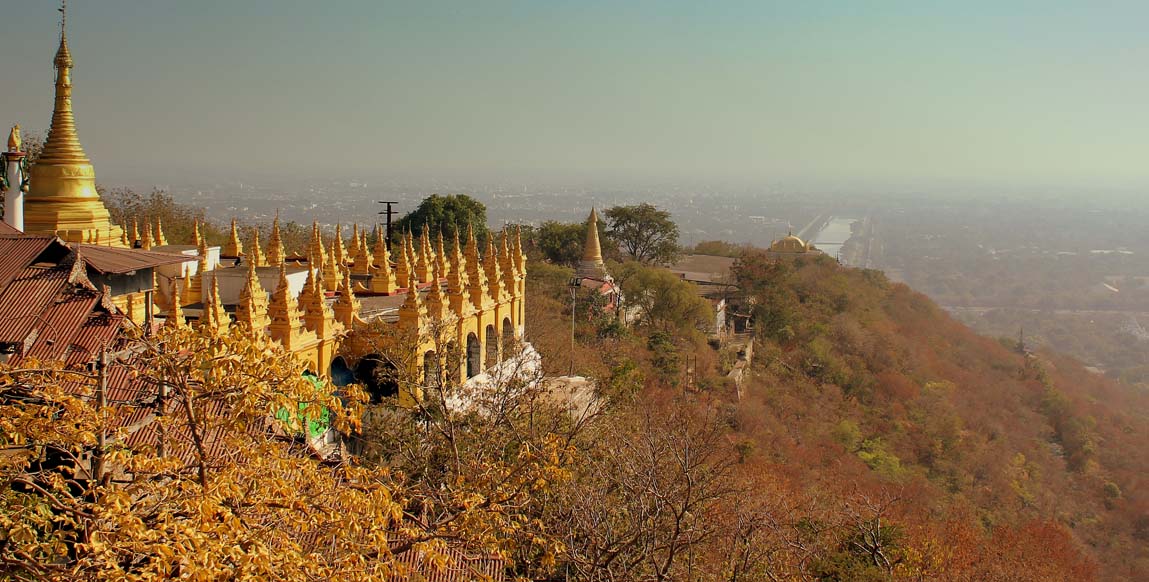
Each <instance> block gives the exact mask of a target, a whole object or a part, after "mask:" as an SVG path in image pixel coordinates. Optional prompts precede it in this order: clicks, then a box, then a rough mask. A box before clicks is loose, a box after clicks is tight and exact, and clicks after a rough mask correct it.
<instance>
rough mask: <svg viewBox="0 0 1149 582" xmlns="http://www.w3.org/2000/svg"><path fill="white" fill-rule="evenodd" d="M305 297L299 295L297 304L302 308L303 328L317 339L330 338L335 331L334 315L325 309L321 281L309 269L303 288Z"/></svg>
mask: <svg viewBox="0 0 1149 582" xmlns="http://www.w3.org/2000/svg"><path fill="white" fill-rule="evenodd" d="M304 291H305V293H306V295H304V294H300V297H299V302H300V304H301V305H300V306H301V307H302V308H303V321H304V327H306V328H307V329H309V330H311V331H313V332H315V335H316V336H317V337H319V338H327V337H330V336H331V334H332V333H333V332H334V331H335V329H334V323H335V314H334V313H332V312H331V308H329V307H327V295H326V293H324V291H323V279H322V278H321V277H320V273H317V272H316V271H315V270H314V269H312V268H311V267H308V268H307V283H306V285H305V286H304Z"/></svg>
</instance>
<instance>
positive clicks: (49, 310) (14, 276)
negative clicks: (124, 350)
mask: <svg viewBox="0 0 1149 582" xmlns="http://www.w3.org/2000/svg"><path fill="white" fill-rule="evenodd" d="M183 260H185V259H184V258H183V257H174V256H171V255H163V254H159V253H148V252H135V251H131V250H128V249H121V248H111V247H98V246H92V245H83V244H76V243H67V242H64V241H63V240H62V239H60V238H59V237H56V236H52V235H37V234H25V233H21V232H19V231H17V230H15V229H13V228H11V227H10V226H8V225H7V224H4V225H2V226H0V361H4V362H8V363H10V364H16V363H19V362H20V361H22V360H26V359H29V358H35V359H37V360H50V361H61V362H64V363H65V364H70V365H87V364H90V363H91V362H92V361H93V359H94V358H95V357H96V356H97V355H98V354H99V352H100V351H101V350H106V349H113V348H114V347H116V345H117V344H118V343H119V340H120V337H121V336H120V332H121V330H122V328H123V326H124V325H125V323H126V322H125V320H126V319H129V317H128V315H127V314H128V313H131V312H133V311H137V310H138V311H142V314H141V315H139V316H138V317H139V318H140V319H141V320H143V321H147V320H150V319H151V317H152V315H153V314H152V313H151V311H150V309H149V305H150V300H149V296H150V294H151V292H152V288H151V280H152V277H153V273H154V270H155V269H156V268H159V267H162V266H166V265H171V264H175V263H177V262H180V261H183Z"/></svg>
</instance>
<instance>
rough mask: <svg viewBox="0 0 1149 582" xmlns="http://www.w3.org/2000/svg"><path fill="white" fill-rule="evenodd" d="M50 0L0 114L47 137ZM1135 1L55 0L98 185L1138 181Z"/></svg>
mask: <svg viewBox="0 0 1149 582" xmlns="http://www.w3.org/2000/svg"><path fill="white" fill-rule="evenodd" d="M57 16H58V14H57V12H56V10H55V5H54V3H52V2H46V1H42V2H35V3H30V2H21V3H15V5H13V6H8V7H5V10H4V17H3V19H0V50H2V53H0V54H2V55H3V57H2V61H0V62H2V63H3V71H4V73H3V75H4V77H3V78H4V82H3V87H4V100H3V107H0V112H2V113H3V116H4V117H3V118H2V119H0V123H2V124H4V125H5V126H7V125H10V124H13V123H20V124H21V125H22V126H23V127H25V128H26V129H29V130H33V131H36V130H39V131H45V130H47V127H48V124H49V121H50V114H51V104H52V74H53V72H52V67H51V60H52V55H53V54H54V52H55V47H56V39H57ZM1147 17H1149V5H1147V4H1145V3H1141V2H1105V3H1090V4H1086V3H1061V2H1034V1H1025V2H1010V3H998V2H988V1H976V2H963V3H947V5H945V6H943V5H941V3H922V2H909V1H897V2H883V3H880V4H879V3H845V2H837V3H835V2H816V1H815V2H802V3H789V2H724V3H715V4H700V3H689V2H677V1H674V2H653V1H650V2H647V1H642V2H625V3H623V2H599V1H586V2H567V1H555V2H482V3H464V2H434V1H432V2H377V1H365V0H364V1H346V2H337V3H326V4H316V3H305V2H297V1H294V0H292V1H287V0H277V1H275V2H272V1H270V0H260V1H257V0H250V1H245V2H238V3H225V2H218V1H206V2H195V3H188V2H170V1H169V2H148V3H140V2H130V1H128V0H102V1H100V2H91V1H89V2H84V1H78V2H76V1H74V2H72V3H71V5H70V6H69V30H68V36H69V41H70V45H71V48H72V53H73V56H74V59H75V64H76V66H75V70H74V73H73V81H74V83H75V93H74V106H75V111H76V115H77V123H78V129H79V133H80V137H81V139H82V141H83V144H84V146H85V149H86V150H87V151H88V153H89V154H90V156H91V158H92V160H93V162H94V163H95V165H96V171H97V176H98V177H99V179H100V180H101V182H103V183H110V184H112V185H114V184H115V183H117V182H119V181H127V180H132V179H151V180H191V179H195V178H197V177H206V178H209V179H211V178H213V177H222V176H231V177H237V178H241V177H244V176H249V177H250V178H251V179H252V180H258V179H260V177H261V176H262V177H266V176H284V177H291V176H309V177H316V178H321V177H329V178H333V179H334V178H337V177H338V176H340V175H347V177H348V179H351V178H354V177H357V176H359V177H365V178H371V177H377V176H388V175H424V176H433V175H439V174H441V175H444V176H455V177H464V178H465V177H469V176H503V177H509V178H512V179H514V178H521V179H540V178H541V179H545V178H546V177H547V176H566V177H571V176H574V177H582V178H587V179H605V180H609V179H612V178H617V179H620V180H621V179H665V180H679V179H681V180H691V181H706V180H729V181H745V182H757V183H791V184H801V183H808V184H828V185H835V187H839V188H849V186H850V185H851V184H856V185H858V187H865V188H875V187H882V186H883V185H886V184H889V185H892V186H902V187H906V186H913V187H915V188H922V189H930V188H935V187H936V188H940V189H944V188H947V187H953V186H954V185H955V184H956V185H960V186H962V187H975V188H982V189H986V190H993V189H1004V188H1018V187H1028V186H1032V187H1056V186H1061V187H1084V188H1098V189H1116V190H1122V189H1127V190H1137V189H1144V188H1146V187H1149V165H1147V164H1145V163H1144V157H1145V153H1146V152H1147V151H1149V147H1146V146H1147V145H1149V144H1147V141H1149V140H1147V139H1146V137H1145V135H1146V133H1147V132H1146V130H1147V128H1149V77H1147V76H1146V74H1145V73H1144V71H1145V68H1146V66H1145V65H1146V64H1147V63H1149V39H1147V38H1146V36H1145V35H1144V34H1143V31H1142V30H1141V29H1142V28H1143V24H1144V22H1146V21H1147V20H1149V18H1147Z"/></svg>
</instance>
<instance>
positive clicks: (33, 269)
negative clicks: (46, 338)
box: [0, 265, 68, 343]
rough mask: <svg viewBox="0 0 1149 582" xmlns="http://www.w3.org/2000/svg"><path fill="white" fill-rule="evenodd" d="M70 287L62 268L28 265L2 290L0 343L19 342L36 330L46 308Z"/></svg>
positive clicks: (0, 299)
mask: <svg viewBox="0 0 1149 582" xmlns="http://www.w3.org/2000/svg"><path fill="white" fill-rule="evenodd" d="M67 284H68V269H67V268H66V267H64V266H62V265H51V266H40V265H34V266H27V267H25V268H24V269H23V270H21V272H20V273H19V274H18V275H16V276H15V277H14V278H13V279H12V281H11V283H10V284H9V285H8V286H7V287H5V288H4V290H3V291H0V343H19V342H23V341H24V340H25V339H27V338H28V334H29V333H31V331H32V330H33V329H34V328H35V327H36V325H37V323H38V320H39V319H40V317H41V314H42V313H43V311H44V308H45V307H46V306H48V305H49V304H50V303H51V302H52V301H53V300H54V299H55V298H56V296H57V295H58V294H59V293H60V291H61V290H63V288H64V286H65V285H67Z"/></svg>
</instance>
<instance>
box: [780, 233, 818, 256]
mask: <svg viewBox="0 0 1149 582" xmlns="http://www.w3.org/2000/svg"><path fill="white" fill-rule="evenodd" d="M821 254H823V253H822V251H820V250H818V248H817V247H815V246H814V243H813V242H812V241H811V242H804V241H803V240H802V239H800V238H798V237H797V236H795V235H794V233H790V234H788V235H786V236H785V237H783V238H780V239H778V240H776V241H774V242H772V243H770V248H768V249H766V256H768V257H770V258H773V259H778V260H783V261H785V260H793V259H796V258H799V257H809V256H814V255H821Z"/></svg>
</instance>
